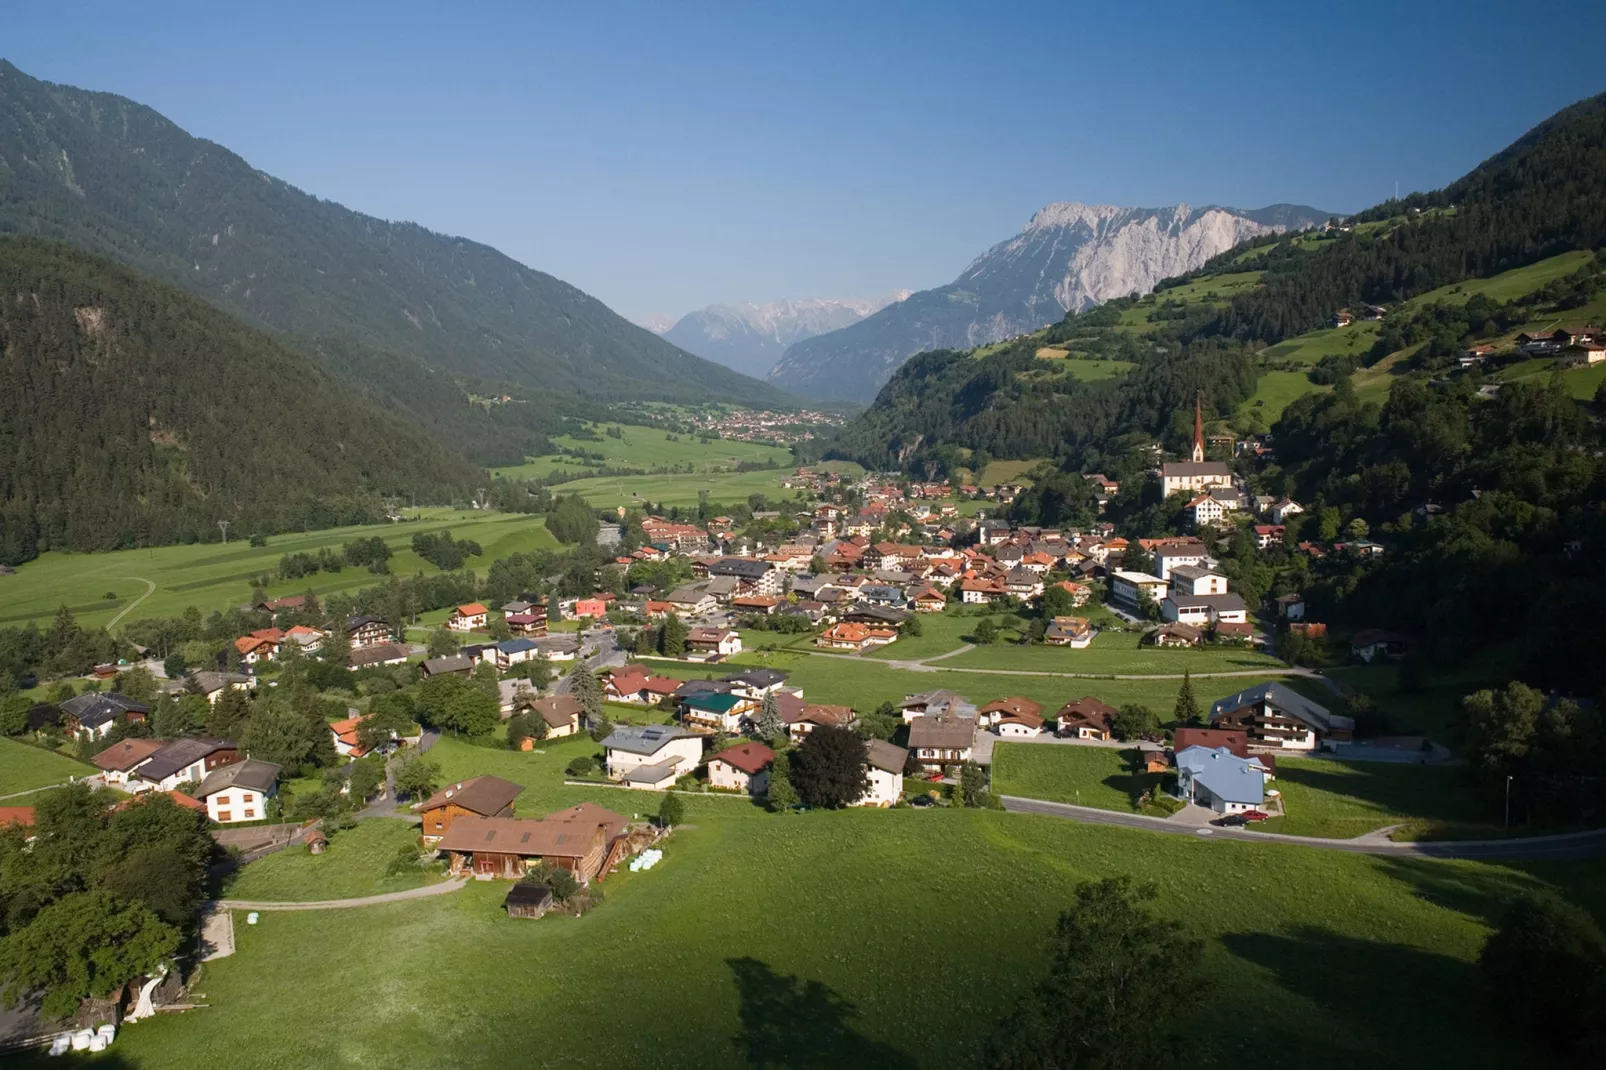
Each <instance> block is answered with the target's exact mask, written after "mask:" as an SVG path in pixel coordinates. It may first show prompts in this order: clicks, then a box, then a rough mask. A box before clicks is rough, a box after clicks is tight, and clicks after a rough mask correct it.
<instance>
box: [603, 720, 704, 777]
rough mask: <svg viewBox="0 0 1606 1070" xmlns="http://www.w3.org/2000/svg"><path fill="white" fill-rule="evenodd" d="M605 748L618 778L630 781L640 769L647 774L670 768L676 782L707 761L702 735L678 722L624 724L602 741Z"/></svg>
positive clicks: (610, 768)
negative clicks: (665, 723) (667, 723)
mask: <svg viewBox="0 0 1606 1070" xmlns="http://www.w3.org/2000/svg"><path fill="white" fill-rule="evenodd" d="M602 749H603V753H604V755H605V760H606V762H607V767H608V776H610V777H612V778H613V779H614V780H626V779H627V778H628V776H629V774H631V773H633V772H635V771H637V770H642V771H643V775H646V774H648V773H650V772H660V773H662V771H663V770H667V773H668V776H669V780H670V782H671V783H673V782H674V779H675V778H676V777H678V776H683V775H685V774H686V773H689V772H691V771H692V770H693V769H695V768H697V763H698V762H701V761H702V760H703V740H702V737H701V736H699V735H698V734H697V733H696V732H693V731H690V730H689V729H685V728H680V727H678V726H676V725H664V724H649V725H639V726H638V725H620V726H619V727H618V728H615V729H614V730H613V734H612V735H611V736H609V737H608V738H607V739H605V740H603V741H602ZM659 779H660V781H661V779H662V777H661V776H660V778H659ZM635 783H636V782H632V786H634V784H635Z"/></svg>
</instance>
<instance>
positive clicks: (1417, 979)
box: [1221, 926, 1517, 1066]
mask: <svg viewBox="0 0 1606 1070" xmlns="http://www.w3.org/2000/svg"><path fill="white" fill-rule="evenodd" d="M1221 941H1222V944H1223V945H1224V946H1225V947H1226V949H1227V950H1228V951H1229V952H1231V953H1232V954H1234V955H1236V956H1237V957H1239V958H1240V959H1243V960H1244V961H1246V962H1250V963H1253V964H1254V965H1256V966H1260V967H1263V968H1264V969H1267V970H1269V971H1270V972H1271V973H1272V974H1273V975H1274V976H1275V979H1276V983H1277V984H1278V985H1280V986H1281V987H1282V988H1284V989H1285V990H1287V991H1288V992H1290V993H1293V994H1295V995H1297V996H1301V997H1304V998H1305V999H1307V1000H1309V1001H1310V1002H1311V1003H1313V1004H1314V1005H1316V1006H1317V1007H1319V1008H1320V1009H1321V1010H1322V1011H1324V1012H1325V1013H1326V1014H1327V1015H1328V1016H1329V1017H1330V1021H1331V1023H1332V1028H1331V1030H1330V1031H1324V1032H1322V1033H1320V1034H1311V1033H1308V1032H1307V1034H1306V1038H1305V1042H1306V1044H1308V1045H1310V1046H1311V1047H1312V1048H1314V1049H1315V1051H1312V1052H1311V1054H1315V1053H1316V1051H1319V1052H1320V1055H1321V1058H1320V1059H1318V1060H1316V1063H1317V1064H1319V1065H1320V1064H1328V1063H1331V1064H1332V1065H1359V1064H1360V1063H1361V1062H1363V1061H1368V1060H1369V1059H1370V1058H1371V1057H1374V1056H1375V1055H1376V1054H1377V1053H1378V1052H1380V1051H1386V1052H1388V1053H1389V1054H1390V1056H1391V1058H1390V1060H1389V1062H1390V1064H1391V1065H1402V1066H1403V1065H1411V1064H1416V1065H1433V1066H1446V1065H1455V1064H1457V1063H1458V1062H1463V1061H1465V1060H1466V1059H1467V1058H1471V1059H1472V1060H1473V1062H1475V1063H1476V1064H1477V1065H1494V1066H1499V1065H1517V1064H1515V1063H1511V1062H1506V1061H1504V1060H1502V1059H1500V1058H1499V1057H1498V1056H1495V1055H1494V1053H1493V1052H1491V1051H1490V1050H1489V1046H1490V1044H1491V1043H1495V1044H1500V1043H1502V1042H1504V1043H1510V1041H1509V1039H1508V1038H1505V1037H1503V1036H1501V1035H1499V1034H1497V1033H1491V1031H1490V1024H1491V1023H1493V1022H1495V1021H1496V1020H1497V1018H1496V1016H1494V1015H1491V1014H1490V1013H1488V1010H1489V1008H1488V998H1487V996H1486V994H1485V992H1484V989H1483V985H1482V979H1481V977H1480V976H1479V974H1478V970H1477V967H1476V966H1474V965H1473V964H1472V963H1469V962H1464V961H1462V960H1460V959H1455V958H1450V957H1449V956H1447V955H1439V954H1435V953H1433V952H1430V951H1424V950H1422V949H1420V948H1414V947H1406V946H1402V945H1399V944H1387V943H1381V942H1378V941H1374V940H1359V939H1356V938H1354V937H1349V936H1344V935H1341V934H1339V933H1335V932H1332V931H1331V930H1328V929H1323V928H1320V927H1317V926H1305V927H1301V928H1299V929H1295V930H1293V931H1292V932H1289V933H1283V934H1276V933H1227V934H1226V935H1224V936H1223V937H1222V938H1221ZM1457 1047H1459V1048H1462V1049H1463V1050H1460V1051H1455V1050H1453V1049H1455V1048H1457ZM1352 1060H1353V1061H1352Z"/></svg>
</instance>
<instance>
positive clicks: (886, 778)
mask: <svg viewBox="0 0 1606 1070" xmlns="http://www.w3.org/2000/svg"><path fill="white" fill-rule="evenodd" d="M864 751H865V762H864V776H865V780H867V781H868V782H869V785H868V787H866V788H865V790H864V794H863V795H861V796H859V798H858V801H856V802H855V803H854V804H853V805H854V806H883V807H884V806H893V805H895V804H896V803H897V802H898V800H899V799H901V798H903V770H904V766H905V765H906V764H907V763H908V761H909V752H908V751H906V750H904V749H903V748H902V747H900V746H898V745H897V744H896V743H888V742H887V741H886V740H884V739H872V740H869V741H868V742H866V743H865V745H864Z"/></svg>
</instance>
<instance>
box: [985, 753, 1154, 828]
mask: <svg viewBox="0 0 1606 1070" xmlns="http://www.w3.org/2000/svg"><path fill="white" fill-rule="evenodd" d="M1135 758H1136V752H1135V751H1133V750H1127V749H1125V748H1120V749H1118V748H1115V747H1092V746H1077V745H1075V744H1050V743H1002V742H1000V743H998V744H995V745H994V747H993V790H994V791H996V792H998V793H999V794H1000V795H1019V796H1021V797H1023V798H1027V799H1047V800H1049V801H1050V802H1063V803H1073V804H1075V805H1077V806H1096V807H1098V808H1099V809H1100V810H1121V811H1130V812H1134V813H1135V812H1136V811H1137V809H1138V803H1137V800H1138V796H1140V795H1142V794H1143V793H1144V792H1146V791H1148V790H1149V789H1150V788H1153V787H1154V786H1155V785H1156V784H1158V783H1159V782H1160V781H1161V779H1162V774H1160V773H1134V772H1133V771H1132V763H1133V761H1134V760H1135Z"/></svg>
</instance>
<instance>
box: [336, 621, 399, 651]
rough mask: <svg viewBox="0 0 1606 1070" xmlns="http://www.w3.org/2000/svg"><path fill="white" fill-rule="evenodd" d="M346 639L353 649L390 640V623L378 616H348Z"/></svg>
mask: <svg viewBox="0 0 1606 1070" xmlns="http://www.w3.org/2000/svg"><path fill="white" fill-rule="evenodd" d="M346 641H347V642H348V643H350V644H351V648H352V649H353V650H357V649H359V648H361V647H367V646H374V645H376V644H379V643H388V642H389V641H390V625H389V624H387V623H385V622H384V621H382V620H380V619H379V618H378V617H360V616H359V617H347V618H346Z"/></svg>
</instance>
